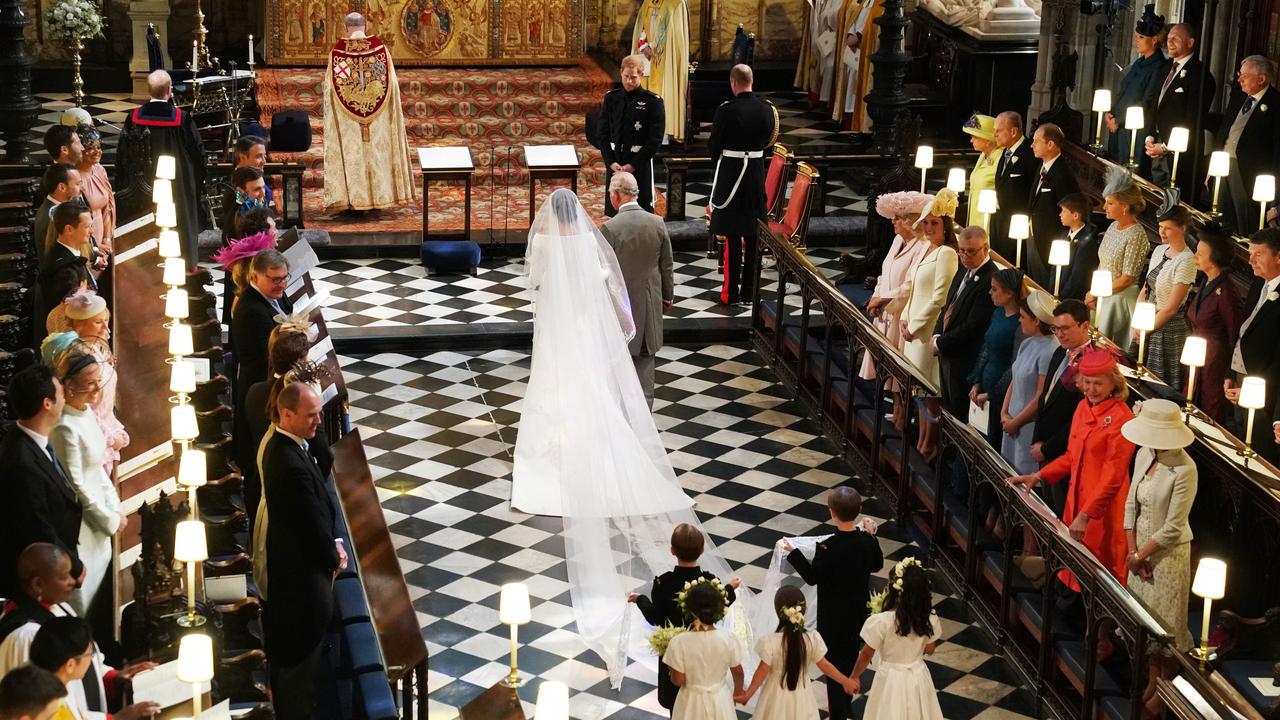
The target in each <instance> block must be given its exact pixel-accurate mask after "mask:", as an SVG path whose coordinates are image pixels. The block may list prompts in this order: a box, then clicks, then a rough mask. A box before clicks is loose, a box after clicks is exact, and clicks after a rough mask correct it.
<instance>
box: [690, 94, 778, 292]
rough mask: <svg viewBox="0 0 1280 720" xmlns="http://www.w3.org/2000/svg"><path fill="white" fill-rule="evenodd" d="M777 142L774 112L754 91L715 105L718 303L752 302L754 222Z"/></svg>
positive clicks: (712, 143)
mask: <svg viewBox="0 0 1280 720" xmlns="http://www.w3.org/2000/svg"><path fill="white" fill-rule="evenodd" d="M777 140H778V110H777V108H775V107H774V106H773V105H772V104H771V103H769V101H767V100H764V99H762V98H760V97H759V96H757V95H756V94H755V93H753V92H750V91H748V92H741V93H738V94H737V95H736V96H735V97H734V98H733V99H732V100H727V101H725V102H724V103H723V104H722V105H721V106H720V107H719V108H717V109H716V115H715V119H714V121H713V122H712V125H711V139H710V140H709V141H708V142H707V148H708V150H709V151H710V154H711V157H712V158H713V159H715V161H716V172H715V177H714V179H713V180H712V185H711V198H710V200H709V203H710V208H711V233H712V235H713V236H722V237H723V238H724V258H723V261H724V268H723V271H724V285H723V287H722V288H721V290H720V302H723V303H736V302H739V301H741V302H749V301H750V300H751V295H752V292H753V287H752V283H753V277H752V273H751V268H752V267H753V265H754V264H755V259H756V252H757V247H758V246H759V244H760V241H759V239H757V237H756V223H757V222H758V221H760V220H763V219H764V217H765V211H766V208H765V200H764V177H765V174H766V172H767V170H768V161H767V160H766V159H765V158H766V155H767V154H770V153H772V152H773V144H774V143H775V142H776V141H777ZM744 266H745V268H746V271H745V272H744Z"/></svg>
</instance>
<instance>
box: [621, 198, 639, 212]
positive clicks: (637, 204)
mask: <svg viewBox="0 0 1280 720" xmlns="http://www.w3.org/2000/svg"><path fill="white" fill-rule="evenodd" d="M632 205H635V206H636V207H640V201H639V200H632V201H631V202H624V203H622V205H621V206H620V207H619V208H618V209H619V210H624V209H626V208H629V207H631V206H632Z"/></svg>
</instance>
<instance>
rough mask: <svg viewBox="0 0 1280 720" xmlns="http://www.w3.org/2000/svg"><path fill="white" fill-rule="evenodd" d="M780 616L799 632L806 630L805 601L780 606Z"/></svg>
mask: <svg viewBox="0 0 1280 720" xmlns="http://www.w3.org/2000/svg"><path fill="white" fill-rule="evenodd" d="M778 618H779V619H781V620H785V621H786V622H787V623H788V624H789V625H791V627H793V628H795V630H796V631H797V632H804V603H803V602H799V603H796V604H795V605H783V606H782V607H781V608H778Z"/></svg>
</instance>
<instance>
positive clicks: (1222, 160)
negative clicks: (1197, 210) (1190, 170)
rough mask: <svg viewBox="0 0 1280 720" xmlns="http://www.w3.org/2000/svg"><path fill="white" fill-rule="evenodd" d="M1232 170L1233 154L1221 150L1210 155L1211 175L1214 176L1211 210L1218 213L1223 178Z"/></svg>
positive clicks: (1215, 213)
mask: <svg viewBox="0 0 1280 720" xmlns="http://www.w3.org/2000/svg"><path fill="white" fill-rule="evenodd" d="M1229 172H1231V156H1230V155H1228V154H1226V153H1225V152H1223V151H1221V150H1217V151H1215V152H1214V153H1213V154H1212V155H1210V156H1209V177H1211V178H1213V206H1212V207H1211V209H1210V210H1209V212H1210V213H1211V214H1213V215H1217V214H1218V192H1219V191H1220V190H1221V189H1222V178H1224V177H1226V176H1227V173H1229Z"/></svg>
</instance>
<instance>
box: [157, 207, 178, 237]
mask: <svg viewBox="0 0 1280 720" xmlns="http://www.w3.org/2000/svg"><path fill="white" fill-rule="evenodd" d="M177 226H178V208H177V206H175V205H174V204H173V203H171V202H167V203H157V204H156V227H159V228H164V229H165V230H172V229H173V228H175V227H177Z"/></svg>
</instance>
